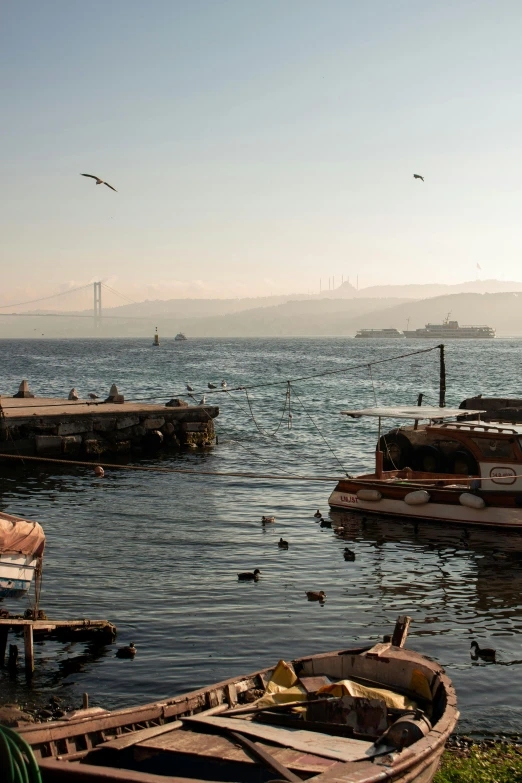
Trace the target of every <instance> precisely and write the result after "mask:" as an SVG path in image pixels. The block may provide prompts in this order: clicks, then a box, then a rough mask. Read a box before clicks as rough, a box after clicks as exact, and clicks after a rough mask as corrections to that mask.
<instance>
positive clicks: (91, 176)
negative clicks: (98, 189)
mask: <svg viewBox="0 0 522 783" xmlns="http://www.w3.org/2000/svg"><path fill="white" fill-rule="evenodd" d="M81 176H82V177H90V178H91V179H95V180H96V184H97V185H107V187H108V188H110V189H111V190H114V192H115V193H117V192H118V191H117V190H116V188H113V187H112V185H109V183H108V182H104V181H103V179H100V178H99V177H96V176H95V175H94V174H82V175H81Z"/></svg>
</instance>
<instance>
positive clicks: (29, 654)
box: [24, 623, 34, 676]
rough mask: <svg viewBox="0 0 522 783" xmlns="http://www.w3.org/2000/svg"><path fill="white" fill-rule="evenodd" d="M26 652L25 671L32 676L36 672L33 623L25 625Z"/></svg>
mask: <svg viewBox="0 0 522 783" xmlns="http://www.w3.org/2000/svg"><path fill="white" fill-rule="evenodd" d="M24 653H25V673H26V674H27V675H28V676H31V675H32V673H33V672H34V645H33V626H32V623H28V624H27V625H24Z"/></svg>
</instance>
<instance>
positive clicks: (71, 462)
mask: <svg viewBox="0 0 522 783" xmlns="http://www.w3.org/2000/svg"><path fill="white" fill-rule="evenodd" d="M0 459H19V460H31V461H32V462H50V463H52V464H55V465H74V466H80V467H87V468H92V467H93V466H95V465H99V466H100V467H101V468H115V469H116V470H137V471H145V472H149V473H182V474H184V475H187V476H225V477H229V478H251V479H270V480H279V481H340V480H341V479H342V478H345V477H343V476H341V477H339V476H299V475H295V474H291V475H288V476H280V475H279V476H278V475H275V474H274V475H272V474H268V473H243V472H240V471H226V470H188V469H186V468H159V467H153V466H150V465H118V464H117V463H114V462H86V461H82V460H71V459H56V458H53V457H21V456H20V455H18V454H0Z"/></svg>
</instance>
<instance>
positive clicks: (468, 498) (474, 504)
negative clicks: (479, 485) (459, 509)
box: [459, 492, 486, 510]
mask: <svg viewBox="0 0 522 783" xmlns="http://www.w3.org/2000/svg"><path fill="white" fill-rule="evenodd" d="M459 503H460V505H461V506H467V507H468V508H476V509H477V510H478V509H480V508H485V506H486V504H485V503H484V500H483V499H482V498H479V496H478V495H472V494H471V492H463V493H462V495H459Z"/></svg>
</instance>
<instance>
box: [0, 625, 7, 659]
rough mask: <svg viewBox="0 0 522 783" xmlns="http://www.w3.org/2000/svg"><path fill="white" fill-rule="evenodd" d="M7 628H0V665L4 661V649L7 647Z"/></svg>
mask: <svg viewBox="0 0 522 783" xmlns="http://www.w3.org/2000/svg"><path fill="white" fill-rule="evenodd" d="M8 633H9V628H0V666H3V665H4V663H5V651H6V649H7V635H8Z"/></svg>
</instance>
